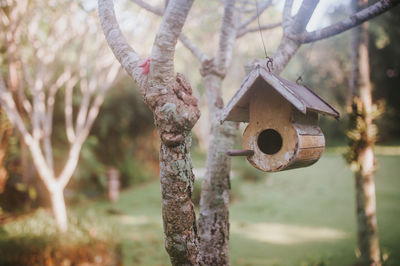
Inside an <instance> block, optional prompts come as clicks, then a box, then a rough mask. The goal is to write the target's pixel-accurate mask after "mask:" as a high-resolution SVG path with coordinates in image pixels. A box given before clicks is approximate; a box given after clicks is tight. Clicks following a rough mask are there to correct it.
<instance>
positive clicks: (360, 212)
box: [349, 0, 381, 265]
mask: <svg viewBox="0 0 400 266" xmlns="http://www.w3.org/2000/svg"><path fill="white" fill-rule="evenodd" d="M367 5H368V1H367V0H362V1H358V0H355V1H353V9H354V11H355V12H357V11H358V10H360V9H361V8H363V7H366V6H367ZM351 47H352V48H351V61H352V62H351V63H352V76H351V84H350V88H351V91H352V95H353V97H354V100H353V104H352V110H351V111H352V113H351V114H350V120H351V123H352V125H350V127H351V128H350V131H349V133H350V137H351V138H352V143H351V144H352V145H351V151H350V157H349V159H350V161H351V163H352V164H353V165H354V166H355V168H354V169H355V174H354V178H355V186H356V206H357V208H356V216H357V225H358V235H357V237H358V248H359V251H360V258H359V264H360V265H381V262H380V250H379V241H378V232H377V231H378V226H377V219H376V199H375V183H374V171H375V156H374V151H373V148H374V143H375V140H376V127H375V125H374V124H373V122H372V120H373V114H372V111H373V105H372V88H371V82H370V75H369V74H370V68H369V57H368V24H367V23H364V24H362V25H361V26H359V27H356V28H354V29H353V30H352V46H351Z"/></svg>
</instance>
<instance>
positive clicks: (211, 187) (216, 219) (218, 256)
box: [199, 74, 236, 265]
mask: <svg viewBox="0 0 400 266" xmlns="http://www.w3.org/2000/svg"><path fill="white" fill-rule="evenodd" d="M204 83H205V87H206V91H207V96H208V104H209V110H210V120H211V129H210V142H209V149H208V152H207V165H206V166H207V172H206V176H205V177H204V182H203V185H202V191H201V199H200V211H199V212H200V217H199V236H200V254H201V262H202V263H203V264H204V265H229V256H228V255H229V253H228V240H229V190H230V176H229V175H230V170H231V159H230V157H229V156H227V155H226V151H227V150H229V149H230V148H232V146H233V142H234V136H235V133H236V129H235V127H234V123H232V122H225V123H224V124H222V125H221V124H220V123H219V121H217V117H216V116H217V112H218V111H219V110H220V109H221V108H222V107H223V102H222V97H221V78H220V77H218V76H216V75H214V74H208V75H206V76H204Z"/></svg>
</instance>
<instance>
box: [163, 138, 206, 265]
mask: <svg viewBox="0 0 400 266" xmlns="http://www.w3.org/2000/svg"><path fill="white" fill-rule="evenodd" d="M190 146H191V135H190V133H188V135H187V136H186V137H185V140H184V141H183V142H181V143H180V144H179V145H178V146H174V147H171V146H167V145H165V144H164V143H163V142H161V147H160V177H161V196H162V197H161V198H162V216H163V225H164V244H165V249H166V250H167V252H168V254H169V256H170V259H171V263H172V265H197V264H198V237H197V230H196V217H195V212H194V207H193V203H192V201H191V196H192V192H193V182H194V175H193V172H192V160H191V158H190ZM193 228H194V230H193Z"/></svg>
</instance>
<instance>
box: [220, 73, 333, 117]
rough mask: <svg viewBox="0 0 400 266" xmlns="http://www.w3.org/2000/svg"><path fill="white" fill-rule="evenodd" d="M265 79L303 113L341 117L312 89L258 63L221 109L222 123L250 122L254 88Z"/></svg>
mask: <svg viewBox="0 0 400 266" xmlns="http://www.w3.org/2000/svg"><path fill="white" fill-rule="evenodd" d="M262 80H264V81H265V82H266V83H268V84H269V85H270V87H271V88H273V89H275V90H276V91H277V92H278V93H279V94H281V95H282V96H283V97H284V98H285V99H286V100H288V101H289V102H290V103H291V104H292V105H293V106H294V107H295V108H296V109H298V110H299V111H300V112H302V113H303V114H306V113H307V112H308V111H313V112H317V113H322V114H326V115H330V116H333V117H335V118H336V119H338V118H339V116H340V114H339V112H338V111H336V109H335V108H333V107H332V106H330V105H329V104H328V103H327V102H325V101H324V100H323V99H322V98H321V97H319V96H318V95H317V94H315V93H314V92H313V91H312V90H311V89H309V88H307V87H305V86H302V85H298V84H296V83H294V82H291V81H288V80H285V79H283V78H281V77H279V76H278V75H275V74H273V73H272V72H270V71H268V70H267V69H265V68H264V67H262V66H260V65H257V66H256V68H255V69H254V70H253V71H251V72H250V73H249V74H248V75H247V77H246V79H245V80H244V81H243V82H242V84H241V85H240V88H239V90H238V91H237V92H236V93H235V95H234V96H233V97H232V99H231V100H230V101H229V103H228V104H227V105H226V107H225V108H224V109H223V110H222V111H221V116H220V118H221V123H222V122H223V121H225V120H229V121H236V122H249V103H250V96H251V95H252V89H253V88H254V87H256V86H253V85H254V84H255V83H256V82H260V81H262Z"/></svg>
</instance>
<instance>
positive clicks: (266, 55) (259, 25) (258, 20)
mask: <svg viewBox="0 0 400 266" xmlns="http://www.w3.org/2000/svg"><path fill="white" fill-rule="evenodd" d="M256 12H257V22H258V30H259V32H260V37H261V41H262V44H263V47H264V53H265V57H266V58H267V57H268V54H267V49H266V48H265V43H264V37H263V35H262V30H261V24H260V15H261V14H259V13H258V0H256Z"/></svg>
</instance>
